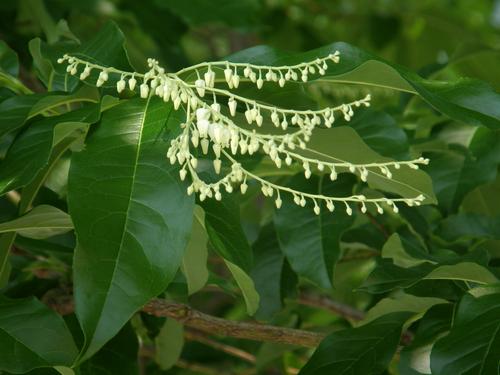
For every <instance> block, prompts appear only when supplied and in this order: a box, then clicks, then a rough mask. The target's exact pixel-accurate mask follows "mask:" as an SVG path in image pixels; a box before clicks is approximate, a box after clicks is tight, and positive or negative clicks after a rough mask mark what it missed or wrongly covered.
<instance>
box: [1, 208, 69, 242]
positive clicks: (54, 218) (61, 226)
mask: <svg viewBox="0 0 500 375" xmlns="http://www.w3.org/2000/svg"><path fill="white" fill-rule="evenodd" d="M71 229H73V223H72V222H71V218H70V217H69V215H68V214H67V213H66V212H64V211H61V210H60V209H58V208H55V207H52V206H48V205H40V206H36V207H35V208H33V209H32V210H31V211H30V212H28V213H27V214H26V215H24V216H21V217H19V218H17V219H14V220H11V221H8V222H5V223H0V233H5V232H17V233H19V234H20V235H22V236H24V237H29V238H35V239H42V238H47V237H52V236H55V235H57V234H62V233H66V232H68V231H70V230H71Z"/></svg>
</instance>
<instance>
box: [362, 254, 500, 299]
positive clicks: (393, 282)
mask: <svg viewBox="0 0 500 375" xmlns="http://www.w3.org/2000/svg"><path fill="white" fill-rule="evenodd" d="M420 280H462V281H470V282H474V283H478V284H489V283H495V282H498V279H497V278H496V277H495V276H494V275H493V274H492V273H491V272H490V271H489V270H488V269H487V268H486V267H484V266H481V265H479V264H477V263H472V262H461V263H456V264H452V265H441V266H439V265H432V264H430V263H422V264H419V265H418V266H414V267H408V268H401V267H398V266H396V265H394V263H392V261H390V260H379V262H378V264H377V267H376V268H375V270H373V272H372V273H371V274H370V275H369V276H368V278H367V279H366V280H365V282H364V283H363V285H362V286H361V290H364V291H368V292H370V293H384V292H388V291H391V290H393V289H396V288H408V287H410V286H412V285H415V284H416V283H417V282H418V281H420Z"/></svg>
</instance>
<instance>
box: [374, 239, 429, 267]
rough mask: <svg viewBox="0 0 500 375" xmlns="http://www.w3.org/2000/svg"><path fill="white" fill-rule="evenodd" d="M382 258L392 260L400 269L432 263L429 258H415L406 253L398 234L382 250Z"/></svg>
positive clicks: (388, 240)
mask: <svg viewBox="0 0 500 375" xmlns="http://www.w3.org/2000/svg"><path fill="white" fill-rule="evenodd" d="M382 258H389V259H392V261H393V263H394V264H395V265H396V266H398V267H403V268H408V267H413V266H418V265H419V264H422V263H426V262H430V263H434V262H433V261H432V260H430V259H429V258H430V257H429V256H425V254H424V257H422V256H420V257H414V256H412V255H410V254H408V252H407V251H406V249H405V248H404V247H403V243H402V242H401V238H400V237H399V235H398V234H397V233H394V234H392V235H391V236H390V237H389V238H388V239H387V241H386V243H385V244H384V247H383V248H382Z"/></svg>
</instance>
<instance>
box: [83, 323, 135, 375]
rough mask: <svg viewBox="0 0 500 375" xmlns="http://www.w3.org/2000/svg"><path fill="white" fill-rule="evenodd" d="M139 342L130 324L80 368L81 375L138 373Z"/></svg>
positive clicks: (128, 374) (129, 374)
mask: <svg viewBox="0 0 500 375" xmlns="http://www.w3.org/2000/svg"><path fill="white" fill-rule="evenodd" d="M138 352H139V343H138V340H137V335H136V333H135V332H134V330H133V329H132V326H131V325H130V324H127V325H126V326H125V327H123V328H122V329H121V330H120V332H118V334H117V335H116V336H115V337H113V339H112V340H111V341H109V342H108V343H107V344H106V345H104V346H103V347H102V349H101V350H99V351H98V352H97V353H96V354H95V355H94V356H92V358H90V359H89V360H88V361H85V362H84V363H83V364H82V365H81V366H80V367H79V368H78V370H80V371H79V372H77V374H79V375H114V374H120V375H137V374H138V373H139V366H138V363H137V362H138V361H137V358H138Z"/></svg>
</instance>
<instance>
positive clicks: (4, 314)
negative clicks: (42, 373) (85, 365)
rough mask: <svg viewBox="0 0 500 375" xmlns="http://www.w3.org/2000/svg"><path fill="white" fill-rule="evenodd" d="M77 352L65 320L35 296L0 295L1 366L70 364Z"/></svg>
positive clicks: (6, 368)
mask: <svg viewBox="0 0 500 375" xmlns="http://www.w3.org/2000/svg"><path fill="white" fill-rule="evenodd" d="M77 354H78V352H77V349H76V346H75V343H74V341H73V338H72V337H71V333H70V332H69V330H68V328H67V327H66V324H65V323H64V320H63V319H62V318H61V317H60V316H58V315H57V314H56V313H55V312H53V311H52V310H50V309H49V308H48V307H47V306H45V305H44V304H42V303H41V302H39V301H38V300H36V299H35V298H29V299H22V300H10V299H7V298H5V297H0V370H3V371H9V372H12V373H15V374H22V373H25V372H28V371H30V370H32V369H35V368H38V367H51V366H56V365H67V366H69V365H71V363H72V362H73V360H74V359H75V357H76V356H77Z"/></svg>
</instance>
